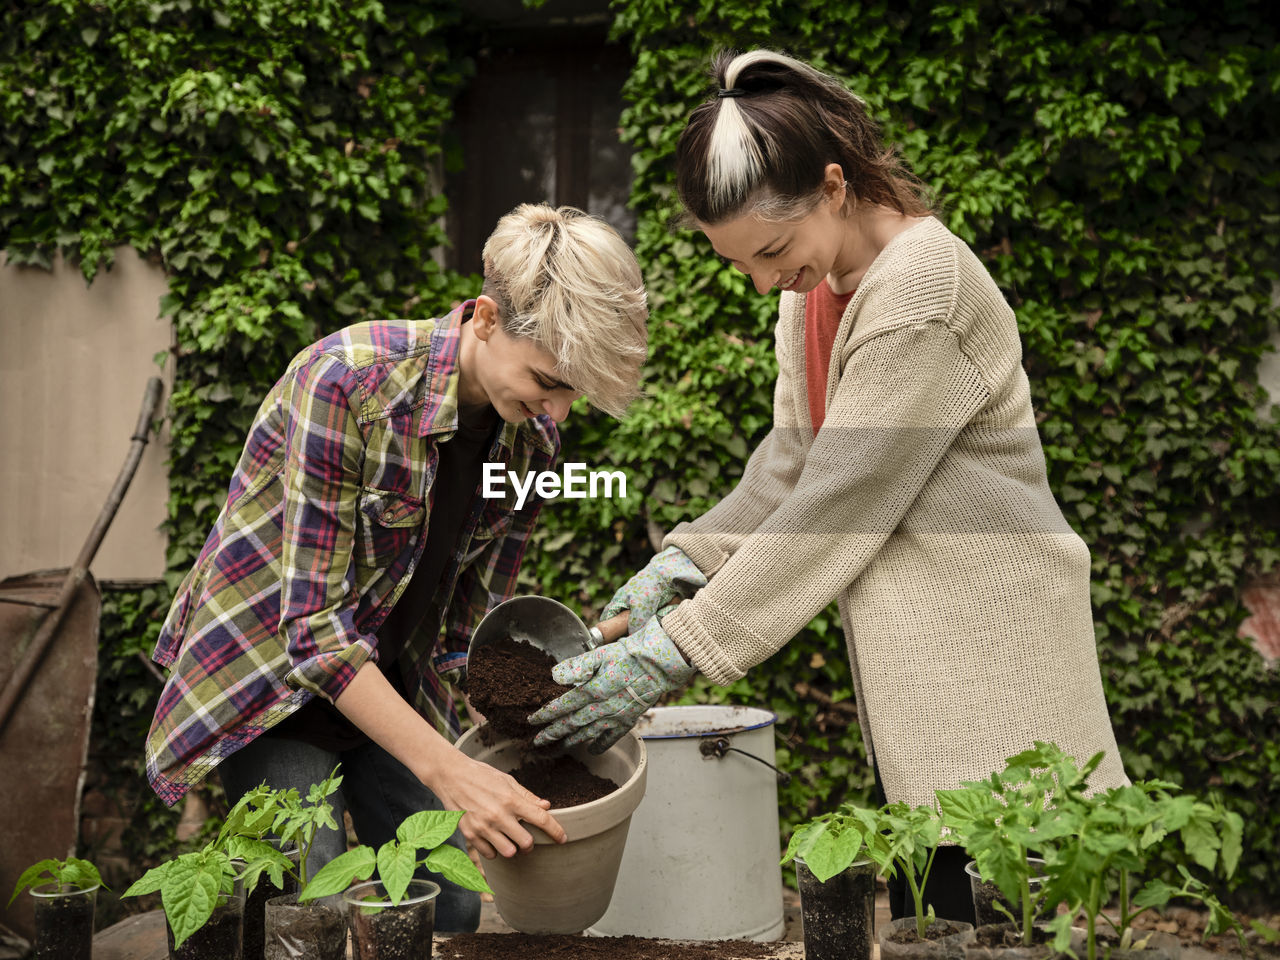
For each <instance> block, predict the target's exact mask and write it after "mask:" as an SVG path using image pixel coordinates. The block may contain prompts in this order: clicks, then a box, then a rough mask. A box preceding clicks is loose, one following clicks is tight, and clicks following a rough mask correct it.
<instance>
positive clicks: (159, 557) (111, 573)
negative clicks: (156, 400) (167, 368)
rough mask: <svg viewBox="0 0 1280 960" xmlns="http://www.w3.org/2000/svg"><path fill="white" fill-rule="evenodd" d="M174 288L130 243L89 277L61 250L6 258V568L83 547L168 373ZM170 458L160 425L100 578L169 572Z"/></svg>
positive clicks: (1, 309)
mask: <svg viewBox="0 0 1280 960" xmlns="http://www.w3.org/2000/svg"><path fill="white" fill-rule="evenodd" d="M167 289H168V284H167V282H166V280H165V275H164V272H163V271H162V270H161V269H160V268H159V267H157V266H154V265H152V264H149V263H146V262H144V261H143V260H141V259H140V258H139V257H138V255H137V254H136V253H134V251H133V250H132V248H129V247H122V248H120V249H118V250H117V251H116V260H115V265H114V266H113V267H112V268H111V269H110V270H109V271H99V273H98V275H97V276H96V277H95V278H94V281H93V284H92V286H88V285H86V284H85V280H84V276H83V275H82V274H81V273H80V271H79V269H77V268H75V267H69V266H67V265H66V264H65V263H63V262H62V261H61V260H59V261H58V262H57V263H56V264H55V267H54V270H53V271H52V272H50V271H47V270H42V269H39V268H37V267H15V266H11V265H7V264H4V263H3V261H2V260H0V344H3V347H2V348H0V411H3V416H0V577H2V576H9V575H11V574H15V573H25V572H27V571H31V570H40V569H47V568H52V567H68V566H70V565H71V564H72V563H73V562H74V561H75V559H76V557H77V556H78V555H79V553H80V549H81V547H82V546H83V545H84V542H85V539H86V538H87V537H88V534H89V531H90V529H91V528H92V527H93V524H94V521H95V520H96V519H97V517H98V514H99V512H100V511H101V510H102V507H103V505H104V504H105V502H106V499H107V495H108V494H109V493H110V491H111V487H112V485H113V484H114V483H115V480H116V477H117V476H118V474H119V473H120V468H121V467H122V466H123V464H124V461H125V458H126V456H127V455H128V453H129V445H130V439H129V438H130V437H131V436H132V435H133V428H134V425H135V424H136V423H137V420H138V413H139V411H140V410H141V407H142V395H143V391H144V390H145V389H146V385H147V380H148V379H149V378H151V377H153V376H156V375H157V374H160V373H161V371H160V370H159V368H158V367H156V365H155V362H154V359H153V358H154V357H155V355H156V353H158V352H161V351H166V352H167V351H168V349H169V344H170V327H169V323H168V322H167V321H165V320H161V319H160V318H159V316H158V313H159V300H160V297H161V296H163V295H164V293H165V292H166V290H167ZM169 382H170V376H169V375H168V374H167V373H165V401H166V402H167V400H168V395H169ZM162 409H163V408H162ZM166 456H167V451H166V450H165V446H164V442H163V437H161V438H159V439H157V438H156V437H155V435H154V434H153V435H152V439H151V441H150V442H149V443H148V444H147V447H146V451H145V453H144V455H143V459H142V462H141V464H140V465H139V467H138V472H137V473H136V474H135V475H134V478H133V483H132V485H131V486H130V487H129V491H128V493H127V494H126V496H125V498H124V502H123V503H122V504H121V506H120V510H119V512H118V513H117V514H116V517H115V520H114V521H113V522H112V524H111V528H110V529H109V530H108V531H107V536H106V539H105V540H104V541H103V543H102V546H101V548H100V549H99V550H98V554H97V557H96V558H95V559H94V561H93V564H92V565H91V568H90V569H91V570H92V571H93V574H94V576H95V577H97V578H98V579H99V580H114V579H131V578H146V579H154V578H159V577H160V576H162V575H163V573H164V548H165V541H164V537H163V536H162V535H161V533H160V532H159V530H158V529H157V527H158V525H159V524H160V523H161V522H162V521H163V520H164V517H165V501H166V499H167V497H168V479H167V474H166V471H165V466H164V460H165V458H166Z"/></svg>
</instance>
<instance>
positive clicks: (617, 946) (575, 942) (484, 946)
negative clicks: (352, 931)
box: [436, 933, 777, 960]
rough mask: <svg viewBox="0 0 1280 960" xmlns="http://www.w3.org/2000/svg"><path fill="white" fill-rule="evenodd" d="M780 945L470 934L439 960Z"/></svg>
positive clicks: (613, 955)
mask: <svg viewBox="0 0 1280 960" xmlns="http://www.w3.org/2000/svg"><path fill="white" fill-rule="evenodd" d="M776 950H777V945H776V944H769V943H756V942H754V941H751V940H707V941H696V942H694V941H672V940H650V939H646V938H644V937H575V936H560V935H556V936H550V935H547V936H531V935H529V934H524V933H464V934H458V935H457V936H453V937H449V938H448V939H447V940H441V941H440V942H439V943H437V944H436V957H438V958H439V960H508V958H516V957H520V958H527V957H539V958H550V960H762V958H768V957H773V956H775V955H776Z"/></svg>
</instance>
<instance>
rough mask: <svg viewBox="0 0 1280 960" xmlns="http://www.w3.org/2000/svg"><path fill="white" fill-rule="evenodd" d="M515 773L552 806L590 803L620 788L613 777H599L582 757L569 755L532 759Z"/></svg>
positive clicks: (513, 772) (522, 782) (516, 776)
mask: <svg viewBox="0 0 1280 960" xmlns="http://www.w3.org/2000/svg"><path fill="white" fill-rule="evenodd" d="M511 775H512V776H513V777H515V778H516V780H517V781H518V782H519V783H520V785H521V786H522V787H524V788H525V789H526V790H528V791H529V792H530V793H535V794H537V795H538V796H539V797H542V798H543V799H544V800H550V801H551V809H552V810H558V809H559V808H561V807H576V806H577V805H578V804H580V803H590V802H591V801H592V800H599V799H600V798H601V797H604V796H607V795H608V794H611V793H613V791H615V790H617V789H618V784H616V783H614V782H613V781H612V780H606V779H605V778H604V777H597V776H596V775H595V774H594V773H592V772H591V771H590V770H588V769H587V768H586V767H585V766H584V765H583V764H582V763H581V762H580V761H578V760H575V759H574V758H573V757H568V756H559V757H555V758H553V759H548V760H538V759H529V760H526V761H525V762H524V764H522V765H521V766H519V767H517V768H516V769H515V770H512V771H511Z"/></svg>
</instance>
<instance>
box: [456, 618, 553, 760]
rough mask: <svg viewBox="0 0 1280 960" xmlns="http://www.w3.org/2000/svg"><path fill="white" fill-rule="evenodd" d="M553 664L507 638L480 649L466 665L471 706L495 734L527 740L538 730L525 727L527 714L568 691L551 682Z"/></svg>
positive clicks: (545, 656)
mask: <svg viewBox="0 0 1280 960" xmlns="http://www.w3.org/2000/svg"><path fill="white" fill-rule="evenodd" d="M555 665H556V660H555V657H553V656H551V655H550V654H549V653H544V652H543V651H541V650H539V649H538V648H537V647H535V646H533V645H532V644H528V643H522V642H520V641H518V640H512V639H511V638H510V637H505V638H503V639H501V640H498V641H496V642H495V643H491V644H489V645H488V646H484V647H481V648H480V649H479V650H476V651H474V652H473V653H472V654H471V658H470V660H469V662H468V663H467V694H468V696H469V697H470V698H471V705H472V706H473V707H475V708H476V709H477V710H479V711H480V712H481V713H482V714H484V717H485V719H486V720H487V721H488V722H489V724H490V725H491V726H492V727H493V728H494V729H495V730H497V731H498V732H499V733H501V734H504V735H506V736H508V737H514V738H515V739H517V740H524V741H531V740H533V738H534V737H535V736H536V735H537V733H538V729H539V728H538V727H534V726H530V725H529V723H528V721H527V718H528V716H529V714H531V713H533V712H534V711H535V710H537V709H538V708H539V707H541V706H543V705H544V704H547V703H550V702H551V701H552V700H554V699H555V698H556V697H558V696H560V695H561V694H562V693H564V692H565V691H566V690H569V689H572V688H571V687H564V686H561V685H560V684H558V683H556V682H555V681H554V680H552V679H551V668H552V667H554V666H555Z"/></svg>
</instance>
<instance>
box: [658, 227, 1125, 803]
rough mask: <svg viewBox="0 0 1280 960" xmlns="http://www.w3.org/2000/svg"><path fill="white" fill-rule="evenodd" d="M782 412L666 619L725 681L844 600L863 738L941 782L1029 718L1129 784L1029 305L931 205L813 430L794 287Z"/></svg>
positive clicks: (858, 331)
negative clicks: (1041, 394)
mask: <svg viewBox="0 0 1280 960" xmlns="http://www.w3.org/2000/svg"><path fill="white" fill-rule="evenodd" d="M776 342H777V355H778V366H779V374H778V382H777V385H776V388H775V392H774V422H773V429H772V430H771V432H770V433H769V435H768V436H767V437H766V438H765V439H764V441H763V442H762V443H761V445H760V446H759V448H758V449H757V450H756V451H755V452H754V453H753V454H752V456H751V458H750V460H749V461H748V463H747V466H746V469H745V471H744V474H743V477H742V480H741V481H740V482H739V483H738V485H737V487H736V488H735V489H734V490H733V492H732V493H730V494H729V495H728V496H727V497H725V498H724V500H722V501H721V502H720V503H719V504H717V505H716V506H715V507H714V508H712V509H711V510H709V511H708V512H707V513H706V514H704V515H703V516H701V517H699V518H698V519H696V520H694V521H692V522H690V523H684V524H681V525H680V526H678V527H677V528H676V529H675V530H673V531H672V532H671V534H670V535H669V536H668V537H667V538H666V541H665V544H664V545H666V546H669V545H671V544H675V545H676V546H678V547H680V548H681V549H682V550H684V551H685V553H687V554H688V555H689V557H690V558H691V559H692V560H693V561H694V563H696V564H697V565H698V567H699V568H701V569H702V571H703V572H704V573H706V574H707V575H708V576H710V578H711V579H710V582H709V583H708V585H707V586H706V587H705V588H703V589H702V590H701V591H700V592H699V593H698V594H697V596H696V597H694V598H693V599H692V600H688V601H686V602H685V603H683V604H681V605H680V606H679V607H677V608H676V610H674V611H673V612H672V613H671V614H669V615H668V616H667V617H665V618H664V620H663V625H664V626H665V627H666V629H667V631H668V633H669V634H670V636H671V638H672V639H673V640H674V641H675V642H676V643H677V644H678V645H679V646H680V648H681V649H682V650H684V651H685V653H686V654H687V655H688V657H689V658H690V660H691V662H692V663H693V664H694V665H695V666H696V667H697V668H698V669H699V670H700V671H701V672H702V673H703V674H705V675H706V676H707V677H708V678H709V679H711V680H712V681H714V682H716V683H722V684H723V683H728V682H730V681H732V680H735V679H737V678H738V677H741V676H742V675H743V674H744V673H745V672H746V670H747V669H748V668H750V667H752V666H754V665H756V664H758V663H760V662H761V661H763V660H765V659H766V658H767V657H769V656H770V655H771V654H773V653H774V652H775V651H777V650H778V649H780V648H781V647H782V646H783V645H785V644H786V643H787V642H788V641H789V640H790V639H791V638H792V637H793V636H795V634H796V633H798V632H799V631H800V630H801V629H802V628H803V627H804V625H805V624H807V623H808V622H809V620H810V619H812V618H813V617H814V616H815V615H816V614H817V613H818V612H819V611H820V610H822V609H823V608H824V607H825V606H826V605H827V604H829V603H830V602H831V600H832V598H835V599H836V600H837V601H838V603H839V608H840V614H841V620H842V623H843V626H844V633H845V639H846V642H847V644H848V648H849V660H850V663H851V664H852V667H853V682H854V693H855V696H856V698H857V704H858V716H859V718H860V720H861V725H862V732H863V737H864V741H865V743H866V747H867V754H868V756H870V757H874V758H875V761H876V763H877V765H878V767H879V771H880V776H881V780H882V782H883V784H884V789H885V793H886V795H887V797H888V798H889V800H891V801H896V800H905V801H907V802H908V803H911V804H913V805H915V804H925V803H927V804H932V803H933V799H934V798H933V791H934V790H935V789H940V788H947V787H954V786H956V785H957V784H958V783H959V782H960V781H962V780H976V779H981V778H983V777H985V776H986V775H988V774H989V773H991V772H992V771H993V770H999V769H1002V768H1003V766H1004V761H1005V759H1006V758H1007V757H1010V756H1012V755H1014V754H1015V753H1017V752H1019V751H1021V750H1023V749H1026V748H1028V747H1030V746H1031V744H1032V742H1033V741H1035V740H1048V741H1053V742H1056V743H1057V744H1058V745H1059V746H1061V747H1063V748H1064V749H1065V750H1067V751H1068V752H1069V753H1071V754H1073V755H1074V756H1076V758H1077V759H1078V760H1079V761H1081V762H1083V761H1084V760H1086V759H1088V758H1089V757H1091V756H1092V755H1093V754H1094V753H1096V752H1097V751H1099V750H1102V751H1105V753H1106V757H1105V759H1104V760H1103V763H1102V765H1101V766H1100V767H1099V768H1098V770H1097V771H1096V772H1095V773H1094V775H1093V776H1092V778H1091V780H1090V786H1091V787H1092V788H1093V789H1101V788H1105V787H1109V786H1115V785H1119V784H1123V783H1125V782H1127V780H1126V778H1125V775H1124V770H1123V767H1122V765H1121V763H1120V757H1119V754H1118V752H1117V749H1116V741H1115V735H1114V733H1113V732H1112V729H1111V721H1110V717H1109V715H1108V712H1107V705H1106V701H1105V699H1104V697H1103V691H1102V679H1101V675H1100V673H1099V668H1098V657H1097V650H1096V647H1095V643H1094V634H1093V618H1092V613H1091V609H1090V602H1089V551H1088V548H1087V547H1086V546H1085V544H1084V542H1083V541H1082V540H1081V539H1080V538H1079V537H1078V536H1077V535H1076V534H1075V533H1074V532H1073V531H1072V529H1071V527H1070V526H1069V525H1068V524H1067V522H1066V520H1065V519H1064V518H1063V516H1062V513H1061V511H1060V510H1059V508H1058V505H1057V503H1056V502H1055V501H1054V498H1053V494H1052V493H1051V491H1050V489H1049V484H1048V480H1047V478H1046V475H1045V465H1044V455H1043V452H1042V450H1041V448H1040V439H1039V436H1038V434H1037V432H1036V424H1035V419H1034V417H1033V414H1032V409H1031V397H1030V392H1029V390H1028V385H1027V377H1026V374H1025V373H1024V372H1023V369H1022V365H1021V357H1022V350H1021V344H1020V342H1019V338H1018V329H1017V325H1016V322H1015V320H1014V316H1013V311H1012V310H1011V309H1010V308H1009V306H1008V304H1007V303H1006V302H1005V301H1004V298H1003V297H1002V296H1001V294H1000V291H999V289H998V288H997V287H996V285H995V283H994V281H992V279H991V277H990V275H989V274H988V273H987V271H986V269H985V268H984V267H983V266H982V264H981V263H980V262H979V261H978V259H977V257H975V256H974V255H973V253H972V251H970V250H969V248H968V247H967V246H966V245H965V244H964V243H962V242H961V241H960V240H958V239H957V238H956V237H954V236H953V235H952V234H951V233H950V232H949V231H948V230H947V229H946V228H945V227H944V226H943V225H942V224H941V223H940V222H938V221H937V220H936V219H933V218H928V219H924V220H922V221H920V222H918V223H916V224H915V225H913V226H911V227H909V228H907V229H906V230H904V231H903V232H902V233H900V234H898V235H897V236H896V237H894V238H893V240H892V241H891V242H890V243H889V244H888V245H887V246H886V247H885V248H884V250H883V251H881V253H880V255H879V256H878V257H877V258H876V259H875V262H874V263H873V264H872V265H871V267H870V269H869V270H868V271H867V273H866V275H865V277H864V278H863V280H862V283H861V285H860V286H859V287H858V290H857V292H856V293H855V294H854V296H853V298H852V299H851V300H850V302H849V305H848V307H847V308H846V310H845V312H844V316H843V318H842V319H841V322H840V328H839V330H838V332H837V334H836V339H835V345H834V348H833V350H832V354H831V366H830V369H829V371H828V376H827V395H826V416H825V421H824V423H823V425H822V428H821V430H819V431H818V433H817V435H816V436H814V433H813V429H812V425H811V423H810V419H809V407H808V401H807V387H806V384H805V370H804V297H803V296H802V295H796V294H790V293H784V294H782V300H781V304H780V311H779V320H778V325H777V329H776Z"/></svg>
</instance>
